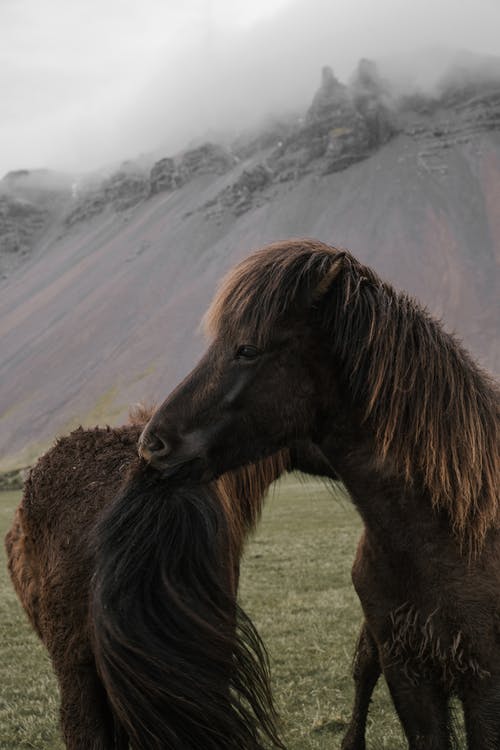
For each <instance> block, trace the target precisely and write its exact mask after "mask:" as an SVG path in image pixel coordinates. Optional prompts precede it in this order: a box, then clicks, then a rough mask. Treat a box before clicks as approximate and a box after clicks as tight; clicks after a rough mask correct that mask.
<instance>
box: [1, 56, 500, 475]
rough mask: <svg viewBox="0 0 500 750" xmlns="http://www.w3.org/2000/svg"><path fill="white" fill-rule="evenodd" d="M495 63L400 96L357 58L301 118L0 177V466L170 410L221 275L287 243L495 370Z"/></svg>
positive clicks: (499, 73)
mask: <svg viewBox="0 0 500 750" xmlns="http://www.w3.org/2000/svg"><path fill="white" fill-rule="evenodd" d="M499 206H500V68H498V66H497V68H495V67H494V68H493V72H492V68H491V66H489V67H488V69H487V70H485V69H484V67H481V66H476V68H474V67H473V68H472V69H471V68H470V67H469V68H468V69H467V71H466V72H465V73H464V71H463V70H461V71H458V70H455V71H452V72H450V73H449V74H448V75H447V76H446V77H445V78H443V79H442V80H441V82H440V84H439V85H438V86H437V87H436V89H435V91H434V93H433V94H432V95H431V94H422V93H418V92H414V93H413V94H411V95H405V96H402V95H401V94H397V95H396V93H395V92H394V89H392V88H391V85H390V84H389V83H388V82H387V81H386V80H384V78H383V77H382V76H381V75H380V74H379V72H378V70H377V67H376V66H375V64H374V63H372V62H370V61H367V60H362V61H361V62H360V64H359V66H358V69H357V70H356V72H355V74H354V75H353V77H352V79H351V80H350V81H349V83H348V84H347V85H346V84H343V83H341V82H339V81H338V80H337V79H336V78H335V76H334V74H333V72H332V70H331V69H330V68H324V69H323V71H322V76H321V84H320V87H319V89H318V91H317V92H316V94H315V95H314V97H313V98H312V103H311V106H310V108H309V109H308V111H307V112H304V113H303V115H302V116H300V117H298V118H284V119H281V120H280V119H276V120H274V121H272V122H270V123H267V125H266V127H264V128H263V129H261V130H260V131H259V132H255V133H246V134H241V135H239V136H238V137H237V138H235V139H234V140H233V141H231V142H230V143H227V142H226V143H224V144H219V143H203V142H200V143H198V144H196V145H195V146H193V147H192V148H188V149H186V150H185V151H184V152H182V153H180V154H176V155H165V156H164V157H163V158H161V159H159V160H154V161H153V160H152V159H151V158H148V157H142V158H141V159H137V160H132V161H129V162H126V163H125V164H122V165H121V166H120V167H119V168H118V169H112V170H108V171H107V172H102V173H99V174H95V175H90V176H86V177H85V178H83V177H81V176H78V175H77V176H75V175H60V174H57V173H53V172H50V171H37V172H30V171H29V170H19V171H18V172H14V173H9V174H8V175H6V176H5V177H4V178H3V180H1V181H0V274H1V276H2V278H1V280H0V352H1V355H0V383H1V386H0V466H1V467H2V468H7V467H13V466H22V465H26V464H27V463H29V462H30V461H32V460H33V458H34V457H35V456H36V455H37V454H38V453H40V452H41V450H42V449H44V448H45V447H46V446H47V445H49V444H50V442H51V441H52V439H53V438H54V436H55V435H56V434H59V433H62V432H67V431H68V430H69V429H71V428H73V427H75V426H77V425H78V424H80V423H81V424H86V425H91V424H96V423H103V422H109V423H118V422H120V421H122V420H124V419H126V416H127V412H128V409H129V407H130V405H132V404H134V403H135V402H138V401H152V400H155V401H157V402H158V401H161V400H162V399H163V398H164V397H165V396H166V395H167V393H168V392H169V390H170V389H171V388H172V387H173V386H174V385H175V384H176V383H177V382H178V381H179V380H180V379H181V378H182V377H183V375H184V374H185V373H186V372H187V371H188V370H189V369H190V368H191V366H192V365H193V364H194V362H195V361H196V359H197V357H198V356H199V354H200V353H201V351H202V350H203V348H204V345H205V344H204V341H203V337H202V335H201V333H200V331H199V321H200V318H201V316H202V314H203V311H204V310H205V308H206V306H207V304H208V302H209V300H210V298H211V296H212V294H213V291H214V288H215V286H216V284H217V281H218V280H219V279H220V277H221V275H222V274H223V273H224V271H225V270H227V269H228V268H229V267H230V266H232V265H233V264H234V263H235V262H236V261H238V260H239V259H240V258H242V257H243V256H244V255H245V254H247V253H248V252H249V251H251V250H252V249H255V248H257V247H259V246H261V245H263V244H265V243H267V242H270V241H273V240H277V239H282V238H286V237H290V236H295V237H297V236H310V237H316V238H319V239H322V240H324V241H326V242H328V243H331V244H334V245H337V246H344V247H348V248H349V249H351V250H352V252H353V253H354V254H355V255H356V256H357V257H359V258H360V259H362V260H363V261H365V262H366V263H368V264H370V265H371V266H373V267H374V268H375V269H376V270H377V271H378V272H379V273H380V274H381V275H382V276H384V277H386V278H387V279H388V280H390V281H391V282H392V283H394V285H395V286H397V287H399V288H405V289H407V290H408V291H409V292H410V293H411V294H414V295H415V296H417V297H418V298H419V299H420V300H421V301H422V302H423V303H424V304H426V305H427V306H428V307H429V309H430V310H431V311H432V312H433V313H434V314H435V315H437V316H438V317H440V318H442V320H443V321H444V323H445V326H446V328H447V329H448V330H452V331H454V332H456V333H457V334H458V335H459V337H460V338H462V339H463V341H464V343H465V345H466V346H467V347H468V348H469V349H470V350H471V352H473V354H474V355H475V356H476V357H477V358H478V359H479V360H480V362H481V363H482V364H483V365H484V366H485V367H487V368H489V369H491V370H492V371H494V372H497V373H498V372H499V371H500V346H499V336H498V330H499V325H498V324H499V307H498V299H499V294H498V292H499V289H498V279H499V275H498V262H499V260H500V208H499Z"/></svg>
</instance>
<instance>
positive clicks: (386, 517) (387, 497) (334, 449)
mask: <svg viewBox="0 0 500 750" xmlns="http://www.w3.org/2000/svg"><path fill="white" fill-rule="evenodd" d="M322 450H323V452H324V453H325V456H326V458H327V459H328V460H329V461H330V462H331V463H332V465H333V466H334V467H335V469H336V470H337V471H338V474H339V476H340V477H341V479H342V481H343V482H344V484H345V486H346V488H347V490H348V491H349V494H350V496H351V499H352V501H353V503H354V504H355V506H356V508H357V509H358V511H359V513H360V515H361V517H362V519H363V522H364V524H365V527H366V530H367V533H368V534H369V535H370V537H371V538H372V539H373V541H374V543H375V544H376V546H377V547H378V548H379V549H380V551H381V552H382V550H385V551H386V553H387V554H389V555H393V556H394V557H399V556H404V558H405V560H407V561H408V560H409V559H411V558H412V557H415V558H416V557H418V556H419V554H420V546H421V545H422V544H424V543H425V544H429V541H431V543H432V541H433V540H435V541H436V543H437V544H438V543H439V544H442V543H443V542H444V541H445V540H446V539H447V538H449V532H448V529H447V528H446V521H443V517H442V516H440V515H436V514H435V512H434V511H433V509H432V504H431V501H430V498H429V497H428V496H427V495H426V494H425V493H424V492H423V491H419V490H418V489H417V488H412V487H408V485H407V483H406V482H405V481H404V479H403V477H401V476H400V474H399V473H398V472H397V471H396V469H395V467H394V466H392V465H391V462H390V460H386V461H384V462H382V461H380V460H379V459H378V458H377V455H376V452H375V449H374V445H373V441H372V439H371V438H370V436H369V435H367V434H361V432H360V433H358V434H355V433H351V434H350V435H347V436H346V435H344V436H343V437H342V439H340V438H339V439H335V440H333V441H326V442H325V444H324V445H323V446H322Z"/></svg>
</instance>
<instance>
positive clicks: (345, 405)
mask: <svg viewBox="0 0 500 750" xmlns="http://www.w3.org/2000/svg"><path fill="white" fill-rule="evenodd" d="M207 323H208V328H209V331H210V333H211V334H212V336H213V343H212V344H211V346H210V348H209V349H208V351H207V353H206V354H205V356H204V357H203V358H202V360H201V362H200V363H199V365H198V366H197V367H196V368H195V370H194V371H193V372H192V373H191V374H190V375H189V376H188V377H187V378H186V379H185V381H183V383H182V384H181V385H180V386H179V387H178V388H177V389H176V390H175V391H174V393H173V394H172V395H171V396H170V397H169V398H168V399H167V400H166V402H165V403H164V404H163V405H162V406H161V407H160V408H159V409H158V411H157V412H156V414H155V415H153V417H152V419H151V420H150V422H149V424H148V426H147V427H146V429H145V431H144V433H143V435H142V437H141V445H142V452H143V455H144V457H145V458H146V459H147V460H149V461H150V462H151V464H152V465H153V466H155V467H157V468H160V469H161V470H162V472H163V474H164V475H168V474H169V473H170V474H173V473H175V472H176V471H178V470H179V468H181V467H182V470H183V471H184V472H190V473H191V474H192V475H195V474H196V475H198V476H199V475H202V476H204V477H205V478H209V477H212V476H217V475H218V474H220V473H221V472H223V471H226V470H228V469H229V468H234V467H237V466H241V465H244V464H245V463H247V462H250V461H254V460H256V459H257V458H260V457H261V456H265V455H269V454H271V453H272V452H274V451H276V450H278V449H282V448H284V447H286V446H289V445H290V444H291V443H292V441H294V440H297V439H299V440H302V441H306V442H307V441H309V443H310V444H311V445H313V446H314V448H315V450H316V451H318V452H319V453H320V454H321V455H322V456H323V457H324V459H325V465H328V466H330V467H334V469H335V471H336V472H337V473H338V474H339V475H340V477H341V478H342V480H343V481H344V483H345V485H346V486H347V488H348V490H349V492H350V495H351V497H352V500H353V502H354V503H355V505H356V507H357V508H358V510H359V512H360V514H361V516H362V518H363V521H364V524H365V531H364V534H363V537H362V539H361V541H360V544H359V547H358V552H357V556H356V560H355V563H354V567H353V581H354V585H355V588H356V591H357V592H358V594H359V597H360V600H361V604H362V606H363V610H364V613H365V618H366V621H365V624H364V626H363V628H362V632H361V636H360V640H359V644H358V649H357V653H356V657H355V670H354V676H355V682H356V701H355V706H354V712H353V718H352V722H351V725H350V727H349V730H348V732H347V735H346V737H345V739H344V744H343V748H344V750H363V749H364V747H365V740H364V733H365V722H366V716H367V711H368V704H369V701H370V696H371V693H372V690H373V687H374V685H375V683H376V681H377V679H378V677H379V674H380V671H382V672H383V674H384V676H385V679H386V681H387V683H388V686H389V689H390V691H391V694H392V698H393V701H394V704H395V707H396V710H397V712H398V715H399V717H400V719H401V722H402V724H403V728H404V730H405V733H406V736H407V738H408V742H409V746H410V748H411V750H446V749H447V748H450V747H451V742H452V739H451V729H450V726H449V713H448V703H449V698H450V696H451V695H452V694H456V695H458V696H459V697H460V699H461V700H462V702H463V706H464V714H465V723H466V731H467V738H468V747H469V748H470V750H494V749H495V750H496V749H498V748H499V747H500V536H499V527H500V505H499V501H498V460H499V454H498V424H499V398H498V389H497V387H496V386H495V384H494V383H493V381H492V380H491V379H490V378H489V377H488V376H487V375H486V374H485V373H483V372H482V371H481V370H480V369H479V368H478V367H477V366H476V365H475V364H474V362H473V361H472V360H471V359H470V358H469V356H468V355H467V354H466V352H464V350H463V349H462V348H461V347H460V345H459V344H458V343H457V342H456V341H455V340H454V339H453V338H452V337H451V336H449V335H448V334H446V333H445V332H444V331H443V330H442V329H441V327H440V326H439V324H438V323H436V322H435V321H434V320H433V319H432V318H431V317H430V316H429V315H428V314H427V313H426V312H425V310H423V309H422V308H420V307H419V306H418V304H417V303H416V302H414V301H413V300H411V299H410V298H408V297H407V296H406V295H404V294H398V293H397V292H395V290H394V289H392V287H390V286H389V285H388V284H385V283H384V282H382V281H381V280H380V279H379V278H378V277H377V276H376V274H374V272H373V271H371V270H370V269H369V268H367V267H365V266H362V265H361V264H360V263H359V262H358V261H356V260H355V259H354V258H353V257H352V256H351V255H349V254H348V253H346V252H339V251H337V250H335V249H334V248H331V247H328V246H326V245H323V244H322V243H318V242H314V241H308V240H297V241H290V242H283V243H278V244H276V245H272V246H270V247H267V248H264V249H263V250H261V251H259V252H257V253H255V254H254V255H252V256H250V257H249V258H247V259H246V260H245V261H243V262H242V263H241V264H240V265H239V266H238V267H237V268H236V269H234V270H233V271H232V272H230V273H229V275H228V276H227V278H226V280H225V282H224V283H223V285H222V287H221V289H220V291H219V293H218V295H217V297H216V298H215V301H214V302H213V304H212V307H211V308H210V310H209V312H208V314H207ZM179 425H182V429H179V428H178V426H179Z"/></svg>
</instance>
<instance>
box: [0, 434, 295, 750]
mask: <svg viewBox="0 0 500 750" xmlns="http://www.w3.org/2000/svg"><path fill="white" fill-rule="evenodd" d="M143 424H144V423H143ZM143 424H142V426H137V425H128V426H125V427H122V428H118V429H94V430H82V429H80V430H77V431H75V432H74V433H72V434H71V435H70V436H68V437H66V438H62V439H61V440H59V441H58V443H57V444H56V446H55V447H54V448H52V449H51V450H50V451H49V452H48V453H47V454H45V456H43V457H42V458H41V459H40V460H39V462H38V463H37V465H36V466H35V467H34V469H33V470H32V471H31V473H30V476H29V478H28V480H27V482H26V486H25V492H24V497H23V500H22V502H21V504H20V506H19V508H18V510H17V512H16V516H15V519H14V524H13V527H12V529H11V531H10V532H9V533H8V535H7V539H6V544H7V551H8V557H9V569H10V573H11V576H12V580H13V583H14V586H15V588H16V591H17V593H18V595H19V597H20V599H21V602H22V604H23V606H24V608H25V610H26V611H27V613H28V616H29V619H30V621H31V623H32V624H33V626H34V628H35V629H36V631H37V633H38V635H39V636H40V638H41V639H42V641H43V643H44V644H45V646H46V647H47V649H48V652H49V654H50V657H51V660H52V664H53V667H54V670H55V673H56V676H57V679H58V682H59V687H60V696H61V728H62V732H63V736H64V739H65V742H66V747H67V748H69V750H111V749H112V748H113V749H114V750H125V749H126V748H128V747H129V743H130V745H131V747H133V748H134V749H135V750H160V749H161V750H165V749H166V748H170V749H171V750H200V748H207V749H212V750H223V749H224V748H225V749H227V750H229V748H231V749H232V748H234V747H235V746H238V747H241V748H244V749H247V750H260V749H261V748H263V747H264V744H263V743H264V740H263V739H262V738H263V737H266V738H267V741H268V742H271V744H273V746H279V747H282V745H281V743H280V741H279V739H278V738H277V734H276V730H275V727H274V723H273V722H274V714H273V709H272V703H271V699H270V691H269V685H268V673H267V667H266V658H265V652H264V651H263V649H262V645H261V643H260V641H259V638H258V636H257V634H256V632H255V630H254V629H253V627H252V625H251V623H250V622H249V620H248V619H247V618H246V617H245V615H244V613H242V612H241V611H240V610H239V609H238V607H237V604H236V589H237V582H238V571H239V561H240V557H241V553H242V547H243V544H244V540H245V538H246V536H247V534H248V532H249V530H250V529H251V528H252V527H253V525H254V523H255V522H256V520H257V518H258V516H259V512H260V506H261V501H262V496H263V493H264V492H265V490H266V489H267V486H268V485H269V483H270V482H271V481H272V480H273V479H274V478H275V477H276V476H278V475H279V474H280V473H281V471H282V470H283V468H284V463H283V460H282V458H281V457H276V458H273V459H271V460H270V461H267V462H261V463H260V464H259V465H258V466H255V467H250V468H249V469H248V470H244V471H243V472H235V473H233V474H230V475H225V476H224V477H221V479H220V480H218V481H217V482H215V483H213V484H212V485H210V486H198V485H196V486H193V485H192V484H191V485H189V484H187V485H186V484H185V483H183V484H179V483H178V482H177V484H172V483H171V482H169V481H166V482H165V481H163V480H162V479H161V478H160V477H159V475H158V474H157V472H152V471H151V470H150V469H149V468H148V467H145V466H144V464H143V462H139V459H138V458H137V453H136V452H137V439H138V437H139V434H140V431H141V429H142V427H143ZM235 497H238V498H239V500H240V501H241V502H240V503H236V504H235V503H234V500H235ZM238 505H239V509H238ZM242 698H243V700H242ZM265 746H266V747H267V746H268V745H267V744H266V745H265Z"/></svg>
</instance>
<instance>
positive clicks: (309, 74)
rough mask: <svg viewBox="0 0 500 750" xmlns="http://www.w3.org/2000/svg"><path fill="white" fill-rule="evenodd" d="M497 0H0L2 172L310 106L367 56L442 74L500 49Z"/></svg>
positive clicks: (158, 147) (407, 73) (175, 144)
mask: <svg viewBox="0 0 500 750" xmlns="http://www.w3.org/2000/svg"><path fill="white" fill-rule="evenodd" d="M499 28H500V3H498V0H460V3H457V2H456V0H421V2H420V3H415V2H413V0H412V1H410V0H408V1H407V0H378V2H376V3H375V2H374V1H373V0H351V2H349V3H346V2H341V1H340V0H253V2H252V3H251V4H249V3H248V0H169V1H168V2H165V0H141V1H140V2H139V1H138V0H72V2H67V0H44V2H43V3H41V2H39V0H2V2H1V4H0V90H1V92H2V104H1V108H0V175H2V174H4V173H5V172H7V171H8V170H12V169H20V168H37V167H51V168H55V169H60V170H66V171H87V170H91V169H95V168H97V167H100V166H105V165H110V164H113V163H115V162H117V161H120V160H122V159H125V158H129V157H134V156H136V155H138V154H140V153H144V152H155V153H156V152H157V153H164V154H168V153H172V152H175V151H176V150H178V149H179V148H180V147H182V146H184V145H186V144H187V143H188V142H189V141H190V140H191V139H192V138H195V137H203V136H204V135H205V134H210V133H211V134H217V133H230V132H231V131H234V130H241V129H246V128H251V127H252V126H253V125H255V123H257V122H258V121H260V120H261V119H262V118H263V117H264V116H266V115H271V114H276V115H279V114H281V113H286V112H290V111H294V110H295V111H298V110H301V109H303V108H304V107H306V106H307V105H308V103H309V101H310V100H311V98H312V95H313V93H314V91H315V89H316V88H317V86H318V83H319V77H320V69H321V67H322V66H323V65H325V64H327V65H330V66H332V68H333V69H334V72H335V74H336V75H337V76H338V77H339V78H340V79H341V80H347V79H348V78H349V76H350V75H351V73H352V71H353V69H354V68H355V66H356V63H357V61H358V60H359V58H361V57H369V58H373V59H375V60H378V61H380V62H381V64H382V69H383V72H384V74H385V75H387V76H389V77H393V78H397V79H398V82H399V85H400V86H401V85H404V86H413V85H417V84H418V85H419V86H425V87H430V86H432V85H433V84H434V83H435V81H436V79H437V78H438V76H439V75H440V74H441V72H442V70H443V69H444V67H446V65H447V64H448V62H449V60H450V59H451V58H453V56H454V55H455V53H456V51H457V50H469V51H470V52H473V53H477V54H481V55H500V42H499V37H498V29H499Z"/></svg>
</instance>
